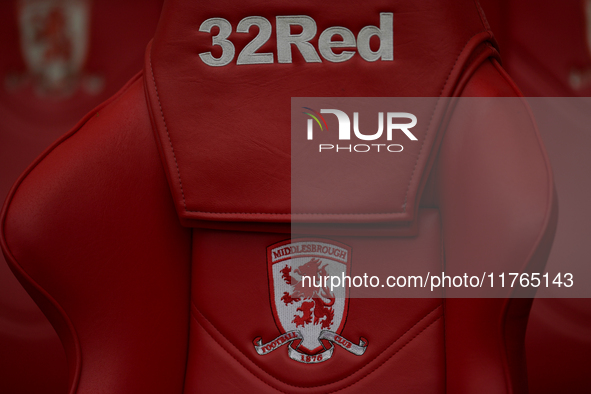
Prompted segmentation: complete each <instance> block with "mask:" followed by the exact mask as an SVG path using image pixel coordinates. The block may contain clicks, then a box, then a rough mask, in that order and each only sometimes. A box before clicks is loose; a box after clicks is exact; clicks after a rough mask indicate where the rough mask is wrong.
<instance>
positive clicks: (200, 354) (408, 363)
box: [1, 0, 556, 393]
mask: <svg viewBox="0 0 591 394" xmlns="http://www.w3.org/2000/svg"><path fill="white" fill-rule="evenodd" d="M247 17H257V18H247ZM263 19H264V20H266V21H267V23H266V22H264V20H263ZM241 21H243V22H241ZM392 21H393V23H391V22H392ZM249 24H256V25H257V26H258V27H259V31H260V34H261V37H263V38H265V37H266V36H267V34H268V33H270V34H268V36H269V38H268V41H265V43H264V44H263V45H262V46H260V47H259V48H258V49H256V52H254V55H257V54H259V55H263V56H258V57H257V56H254V57H252V55H253V53H251V57H249V56H246V55H245V56H244V57H242V54H244V53H245V52H246V53H248V52H247V50H245V49H244V48H245V47H246V45H247V43H248V42H250V41H251V40H253V37H255V36H256V33H255V30H254V29H253V30H252V31H251V32H250V34H245V33H244V32H245V31H248V26H249ZM241 26H242V27H241ZM334 26H345V27H346V29H348V30H350V31H351V32H352V33H351V35H352V36H353V37H357V47H355V44H351V42H354V41H352V40H350V39H349V38H350V35H349V33H347V32H346V31H345V29H344V28H342V27H341V28H339V29H338V31H339V32H340V33H339V34H340V35H341V38H342V39H343V41H348V43H347V46H349V47H352V48H353V49H355V51H350V52H352V54H351V53H349V54H347V53H345V52H337V51H333V49H331V48H332V47H331V45H332V43H331V39H330V38H328V39H326V36H322V34H324V33H322V34H320V32H326V31H327V29H329V28H331V27H334ZM366 26H373V27H369V28H366ZM316 29H317V32H316V31H315V30H316ZM241 31H242V33H241ZM331 31H333V32H334V31H335V30H328V32H331ZM390 32H391V36H390ZM240 33H241V34H240ZM313 33H314V34H313ZM327 34H328V33H327ZM371 35H374V36H379V37H380V38H381V39H380V40H375V38H373V39H372V38H371ZM319 36H320V37H319ZM212 37H217V38H214V41H213V42H212ZM322 37H324V38H322ZM228 40H229V41H228ZM290 40H291V41H290ZM353 40H354V38H353ZM308 41H309V42H308ZM337 41H338V40H337ZM377 41H380V42H379V43H378V42H377ZM229 42H232V44H229ZM290 42H291V43H292V44H290ZM216 43H218V44H220V45H217V47H216V45H213V47H212V44H216ZM390 44H392V48H393V51H389V50H388V48H389V45H390ZM364 45H365V47H364ZM232 48H234V49H232ZM327 48H328V49H327ZM253 49H254V48H253ZM319 53H320V55H322V58H321V57H320V56H319ZM269 54H271V55H272V56H269ZM349 55H350V56H349ZM339 56H340V57H339ZM241 59H242V61H241ZM253 63H254V64H253ZM519 95H520V94H519V92H518V90H517V89H516V88H515V86H514V85H513V83H512V82H511V80H510V79H509V78H508V77H507V75H506V73H505V72H504V71H503V69H502V68H501V66H500V65H499V63H498V61H497V53H496V50H495V48H494V40H493V38H492V35H491V33H490V30H489V29H488V25H487V23H486V21H485V19H484V17H483V14H482V12H481V10H480V9H479V6H478V5H477V3H475V2H473V1H469V0H458V1H454V2H446V3H445V4H443V3H442V2H438V1H432V2H429V3H428V4H427V3H425V2H421V3H420V4H417V2H414V1H411V0H399V1H395V2H388V1H372V2H371V3H369V4H363V6H360V5H359V3H358V2H353V1H347V2H338V3H337V2H335V3H318V2H312V1H308V0H306V1H303V2H300V3H298V4H283V3H282V4H275V3H272V4H270V3H260V2H255V1H247V2H243V3H241V4H240V6H239V7H238V6H236V5H235V4H232V2H226V1H216V2H210V3H205V4H193V2H190V1H184V0H177V1H169V2H167V3H165V6H164V8H163V15H162V16H161V20H160V24H159V27H158V30H157V33H156V35H155V37H154V40H153V42H152V43H151V44H150V45H149V46H148V49H147V51H146V60H145V68H144V71H143V73H141V74H139V75H137V76H136V77H135V78H133V79H132V80H131V81H130V82H129V83H128V84H127V85H126V86H125V87H124V88H123V89H122V90H121V91H120V92H119V93H118V94H117V95H116V96H114V97H113V98H112V99H111V100H109V101H107V102H105V103H104V104H103V105H102V106H100V107H99V108H97V109H96V110H94V111H93V112H92V113H90V114H88V115H87V116H86V117H85V118H84V119H83V120H82V121H81V122H80V123H79V124H78V125H77V126H76V127H75V128H74V129H73V130H72V131H71V132H70V133H68V134H67V135H65V136H64V137H63V138H62V139H61V140H60V141H58V142H57V143H56V144H54V145H53V146H52V147H51V148H50V149H49V150H47V151H46V152H45V153H44V154H43V155H42V156H41V157H40V158H39V159H38V160H37V161H36V162H35V163H34V164H33V165H31V167H29V169H28V170H27V171H26V172H25V174H24V175H23V176H22V177H21V178H20V180H19V181H18V182H17V184H16V185H15V186H14V187H13V189H12V191H11V193H10V195H9V198H8V200H7V202H6V204H5V206H4V208H3V212H2V222H1V226H2V249H3V251H4V253H5V254H6V256H7V260H8V261H9V262H10V264H11V266H12V268H13V270H14V272H15V274H16V275H17V277H18V278H19V280H20V281H21V282H22V283H23V285H24V286H25V287H26V288H27V290H28V291H29V292H30V293H31V294H32V295H33V297H34V299H35V300H36V302H37V303H38V304H39V305H40V307H41V308H42V310H43V311H44V312H45V313H46V314H47V316H48V317H49V318H50V320H51V322H52V324H53V325H54V327H55V328H56V331H57V332H58V334H59V335H60V338H61V340H62V342H63V344H64V347H65V349H66V354H67V358H68V365H69V368H70V389H71V392H72V393H74V392H80V393H83V392H101V391H104V392H110V393H136V392H137V393H162V392H166V393H181V392H187V393H189V392H207V393H216V392H219V393H228V392H237V391H242V392H284V393H303V392H306V393H308V392H310V393H328V392H336V391H339V392H347V393H353V392H359V393H366V392H371V391H374V392H384V393H387V392H408V393H410V392H412V393H417V392H419V393H435V392H452V393H473V392H479V393H481V392H490V393H514V392H526V391H527V380H526V373H525V363H524V357H523V356H524V351H523V339H524V332H525V325H526V322H527V315H528V312H529V307H530V304H531V300H530V299H527V298H526V299H521V298H509V296H510V295H511V292H507V293H506V294H504V296H503V297H501V298H450V297H448V298H441V297H439V298H433V297H429V298H386V297H382V298H371V297H369V298H364V297H362V296H360V293H359V292H357V293H355V294H357V296H355V297H354V296H353V295H352V296H351V297H349V298H347V299H342V298H341V299H337V297H335V296H334V295H333V296H332V297H331V296H330V294H329V292H328V290H326V292H325V293H324V294H322V295H316V296H309V295H308V296H306V295H304V293H302V294H300V295H298V294H299V293H296V292H295V290H294V293H292V294H291V295H290V294H288V293H287V292H286V293H285V294H284V296H283V297H282V298H281V300H282V301H283V302H284V303H285V306H286V307H287V306H288V305H293V308H294V309H295V307H296V306H298V307H299V309H298V312H296V314H295V315H290V314H289V313H287V312H285V311H286V310H288V309H286V308H283V304H281V302H280V301H279V300H278V298H279V295H281V293H280V290H277V289H281V286H284V288H285V285H280V283H279V282H281V281H282V280H283V281H285V283H287V285H288V286H292V285H293V282H292V281H293V280H294V279H293V278H295V277H294V276H293V274H294V273H296V271H299V273H300V274H301V273H302V272H303V270H304V268H305V269H312V271H313V272H314V270H313V269H314V267H313V266H314V264H317V263H318V262H319V261H320V260H322V261H323V263H322V264H325V265H318V264H317V265H316V269H317V270H322V269H328V270H332V269H333V267H335V264H336V265H338V263H342V264H345V266H346V267H347V268H346V269H347V270H348V271H347V273H351V275H360V274H362V273H363V272H364V271H365V272H368V273H369V272H371V270H372V269H376V270H379V269H384V268H385V269H386V270H387V269H388V267H389V266H388V265H385V266H384V265H383V264H381V263H382V262H381V261H377V260H379V259H380V258H381V257H383V256H384V255H383V254H379V253H378V252H383V251H384V250H385V251H387V252H390V253H391V254H394V255H396V256H398V258H399V259H400V260H394V261H397V262H398V265H395V266H393V267H396V268H397V269H398V268H400V267H404V265H401V264H400V263H399V262H400V261H404V262H408V263H409V264H408V266H407V267H406V269H407V270H408V269H410V270H411V271H412V269H414V268H413V267H415V266H416V267H417V269H418V268H426V267H427V268H430V269H433V270H435V271H434V272H437V271H440V270H442V269H443V270H445V271H447V272H456V273H460V272H462V270H464V269H466V268H468V267H470V266H471V265H472V266H474V265H476V266H477V267H495V269H497V270H498V271H499V272H502V271H505V272H509V270H511V272H531V271H533V272H538V271H539V270H541V269H542V268H543V265H544V264H545V261H546V258H547V255H548V252H549V248H550V245H551V242H552V237H553V231H554V228H555V219H556V211H555V204H554V201H555V200H554V197H553V181H552V175H551V171H550V168H549V164H548V160H547V157H546V155H545V152H544V149H543V146H542V144H541V142H540V139H539V136H538V134H537V130H536V127H535V125H534V123H533V120H532V119H531V116H530V114H529V111H528V110H527V107H526V106H524V105H523V102H522V101H520V99H519ZM391 96H394V97H410V98H422V97H423V98H424V97H426V98H434V99H428V100H426V104H424V106H422V107H420V108H418V109H417V111H419V112H416V114H417V116H416V118H417V125H416V129H413V130H416V132H415V133H416V143H415V142H410V143H407V144H406V145H405V146H404V155H400V156H396V159H394V160H395V161H391V162H389V161H380V160H382V156H380V157H379V159H378V163H380V164H382V165H384V166H390V167H381V168H380V171H378V172H376V174H375V175H374V176H372V177H367V178H366V177H363V176H359V174H353V175H351V176H349V174H344V173H342V171H341V172H339V170H335V168H334V167H332V168H331V167H330V163H328V164H327V163H326V161H320V163H321V164H324V165H326V166H309V165H308V166H306V165H307V164H309V163H301V162H299V161H298V158H299V157H300V156H299V154H300V153H301V152H300V151H299V150H294V149H295V148H299V147H301V146H302V145H300V144H301V143H302V141H304V143H305V140H303V137H301V136H300V135H299V134H297V133H296V134H293V135H292V134H291V131H292V130H291V127H290V126H292V122H296V121H301V119H303V118H302V117H301V116H300V115H301V114H300V115H298V116H300V117H296V116H295V115H294V109H292V108H291V102H292V100H295V101H294V102H299V101H298V99H294V98H298V97H300V98H301V97H304V98H306V97H307V98H317V97H328V98H331V97H374V98H375V97H391ZM440 97H443V98H445V97H462V98H463V99H462V100H460V101H459V102H457V103H456V102H454V104H453V105H452V104H451V103H450V100H446V99H439V98H440ZM474 97H509V98H512V99H511V100H512V101H509V103H511V105H507V102H503V101H501V102H498V103H499V104H498V105H497V104H494V105H491V106H487V105H485V106H476V107H475V106H473V105H472V103H474V102H478V100H475V101H471V98H474ZM411 101H412V100H411ZM491 102H494V101H491ZM499 111H501V112H499ZM297 113H298V112H296V114H297ZM312 115H313V114H312ZM326 118H328V115H326ZM297 119H299V120H297ZM334 121H335V119H332V120H329V122H331V123H327V124H326V127H327V128H329V127H330V128H331V130H333V129H334V126H335V124H336V123H334ZM318 125H320V121H319V122H318ZM339 126H340V123H339ZM409 127H410V126H409ZM294 130H298V129H297V127H296V128H295V129H294ZM302 130H303V129H302ZM339 132H340V131H339ZM302 135H303V134H302ZM323 136H326V137H327V138H328V137H329V136H330V135H329V134H326V135H323ZM398 137H400V138H405V137H404V135H402V133H401V134H400V136H398ZM292 138H294V139H293V140H292ZM323 138H324V137H323ZM405 141H408V140H405ZM337 154H338V153H337ZM310 157H311V158H312V159H315V158H316V157H317V156H310ZM334 158H335V159H334V160H335V161H336V162H339V163H342V165H343V166H344V167H342V168H346V169H348V170H353V169H354V168H353V167H351V165H350V162H349V161H348V160H346V159H342V158H341V157H340V156H334ZM329 161H330V160H329ZM330 162H332V161H330ZM372 168H373V167H372ZM298 171H300V172H298ZM302 174H303V176H302ZM302 196H303V197H302ZM306 196H312V197H310V198H306ZM327 245H328V246H327ZM323 248H325V249H323ZM306 251H307V252H306ZM311 251H312V252H313V253H312V252H311ZM308 252H309V253H308ZM298 253H299V254H298ZM310 253H312V255H313V256H315V257H313V258H312V259H311V260H310V261H308V262H307V263H306V264H305V266H304V264H303V263H302V262H301V261H300V262H299V263H297V264H300V265H299V266H298V267H297V269H294V271H292V273H289V272H288V271H289V270H288V268H294V267H295V265H296V260H297V258H299V257H298V256H300V257H301V256H303V257H302V258H304V257H305V258H306V259H307V258H309V257H310V256H311V254H310ZM286 255H291V259H290V260H285V256H286ZM330 255H332V257H330ZM318 256H321V257H318ZM376 257H377V259H376ZM351 260H353V262H351ZM276 261H281V262H285V261H288V265H286V266H285V267H284V268H283V269H282V271H281V274H279V271H277V269H278V268H277V267H279V265H275V263H276ZM306 261H307V260H306ZM475 262H476V263H475ZM289 264H292V265H289ZM339 267H340V266H339ZM316 273H318V271H316ZM293 286H294V289H295V285H293ZM351 294H353V290H352V291H351ZM437 294H439V293H437ZM288 295H290V296H291V297H292V299H291V301H293V303H292V302H290V300H289V299H288V298H284V297H286V296H288ZM296 298H297V299H296ZM306 299H309V300H310V301H305V300H306ZM327 299H328V300H330V302H327V301H326V300H327ZM325 301H326V302H325ZM306 302H308V304H307V305H304V304H305V303H306ZM312 302H314V303H315V306H314V308H315V309H314V314H315V315H314V318H315V319H317V320H315V321H314V323H312V316H311V315H309V316H307V315H306V312H308V313H311V311H312V309H310V308H311V306H310V305H311V304H310V303H312ZM280 307H281V308H283V309H281V308H280ZM339 308H340V309H339ZM292 312H293V311H292ZM317 312H318V313H319V312H322V313H323V314H322V315H320V314H318V313H317ZM299 313H302V314H301V315H300V314H299ZM286 314H287V315H286ZM292 317H293V321H292V322H293V323H294V324H295V327H296V328H298V327H301V328H299V329H301V330H302V331H303V332H305V333H307V332H309V331H306V330H312V329H316V328H314V327H313V326H317V325H320V324H322V325H326V326H327V327H328V328H327V331H323V332H324V334H321V335H326V337H323V338H324V339H323V341H322V342H320V343H321V344H322V346H323V347H325V349H326V350H320V352H321V353H319V351H318V349H310V348H309V347H310V346H308V345H309V344H307V342H306V340H307V338H308V337H307V336H306V335H304V337H303V339H301V342H299V345H298V344H297V343H296V342H297V341H294V335H297V333H295V332H296V331H297V330H292V331H290V330H289V329H288V328H286V327H288V326H289V321H290V320H291V318H292ZM296 317H300V319H301V320H302V321H298V320H297V319H296ZM286 319H287V320H286ZM306 319H309V321H306ZM335 322H338V324H337V323H335ZM325 328H326V327H325ZM274 338H276V340H275V341H273V339H274ZM288 342H289V344H287V343H288ZM353 342H354V343H353ZM334 344H337V345H339V346H337V347H336V349H335V346H334ZM265 345H267V346H265ZM298 346H302V348H303V349H304V350H302V349H300V348H299V347H298ZM275 347H279V349H277V350H273V351H271V350H272V349H274V348H275ZM288 349H289V350H288ZM329 350H330V352H329ZM329 353H330V354H329ZM320 354H322V355H323V357H325V356H326V358H322V359H319V355H320ZM300 357H301V359H300ZM329 357H330V359H329ZM298 361H299V362H298Z"/></svg>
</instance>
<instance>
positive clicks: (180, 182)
mask: <svg viewBox="0 0 591 394" xmlns="http://www.w3.org/2000/svg"><path fill="white" fill-rule="evenodd" d="M486 32H487V30H482V31H479V32H478V33H476V34H474V35H473V36H472V37H470V38H469V39H468V41H466V44H464V46H463V47H462V49H461V50H460V52H459V53H458V56H457V57H456V60H455V62H454V64H453V66H452V68H451V69H450V71H449V73H448V74H447V78H446V79H445V82H444V83H443V86H442V88H441V91H440V93H439V98H438V100H439V99H440V98H441V95H442V94H443V91H444V90H445V87H446V86H447V82H448V81H449V77H450V76H451V74H452V73H453V71H454V69H455V67H456V65H457V63H458V60H459V59H460V56H462V53H463V52H464V50H465V49H466V47H467V46H468V44H469V43H470V41H472V39H473V38H474V37H476V36H478V35H479V34H482V33H486ZM150 71H151V72H152V80H153V82H154V89H155V90H156V98H157V100H158V106H159V107H160V114H161V115H162V122H163V123H164V129H165V130H166V135H167V136H168V142H169V144H170V149H171V150H172V155H173V157H174V162H175V165H176V170H177V175H178V178H179V184H180V187H181V195H182V197H183V207H184V209H185V212H189V213H206V214H213V215H274V216H285V215H292V216H298V215H325V216H329V215H383V214H395V213H406V204H407V200H408V193H409V191H410V185H411V184H412V181H413V178H414V174H415V171H416V168H417V166H418V163H419V161H420V159H421V157H422V154H423V147H424V146H425V140H426V139H427V134H428V133H429V128H430V127H431V123H432V121H433V116H434V115H435V111H436V110H437V104H439V101H438V102H437V104H435V108H434V109H433V113H432V114H431V119H430V120H429V126H428V127H427V132H426V134H425V138H424V139H423V142H422V144H421V148H420V149H419V153H418V155H417V160H416V161H415V166H414V168H413V170H412V173H411V176H410V179H409V181H408V186H407V188H406V195H405V196H404V203H403V204H402V211H394V212H384V213H328V214H327V213H273V212H207V211H192V210H188V209H187V202H186V199H185V193H184V191H183V183H182V180H181V173H180V170H179V165H178V162H177V159H176V154H175V152H174V148H173V146H172V140H171V138H170V133H169V132H168V127H167V126H166V120H165V118H164V111H163V110H162V103H161V102H160V95H159V94H158V88H157V87H156V79H155V78H154V69H153V68H152V47H150Z"/></svg>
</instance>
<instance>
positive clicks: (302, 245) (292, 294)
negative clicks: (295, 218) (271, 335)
mask: <svg viewBox="0 0 591 394" xmlns="http://www.w3.org/2000/svg"><path fill="white" fill-rule="evenodd" d="M267 264H268V273H269V291H270V293H271V294H270V299H271V307H272V309H273V317H274V318H275V322H276V324H277V327H278V328H279V330H280V331H281V335H279V336H278V337H277V338H275V339H274V340H272V341H270V342H267V343H264V344H263V339H262V338H261V337H257V338H255V339H254V341H253V343H254V346H255V349H256V351H257V353H258V354H260V355H261V356H263V355H266V354H269V353H271V352H272V351H274V350H277V349H279V348H282V347H283V345H287V354H288V356H289V358H291V359H292V360H295V361H299V362H302V363H306V364H315V363H320V362H323V361H326V360H328V359H330V358H331V357H332V356H333V353H334V349H335V347H334V344H337V345H339V346H340V347H342V348H343V349H345V350H347V351H349V352H351V353H353V354H355V355H358V356H360V355H362V354H363V353H364V352H365V349H366V347H367V341H366V340H365V339H364V338H361V339H360V340H359V345H356V344H355V343H353V342H351V341H349V340H347V339H345V338H344V337H342V336H341V332H342V330H343V327H344V325H345V321H346V317H347V310H348V303H349V298H348V296H349V286H348V285H349V283H346V282H347V281H345V280H344V278H345V277H347V276H350V275H349V273H350V268H351V248H349V247H348V246H346V245H343V244H340V243H337V242H334V241H329V240H313V239H293V240H287V241H283V242H280V243H277V244H274V245H271V246H269V247H268V248H267ZM333 276H336V277H338V278H339V279H341V278H343V280H342V281H341V285H340V286H338V287H334V288H333V287H332V286H331V280H330V278H331V277H333ZM343 282H345V283H343Z"/></svg>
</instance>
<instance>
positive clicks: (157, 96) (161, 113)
mask: <svg viewBox="0 0 591 394" xmlns="http://www.w3.org/2000/svg"><path fill="white" fill-rule="evenodd" d="M150 71H151V72H152V81H153V82H154V90H156V98H158V106H159V107H160V115H162V123H164V130H166V135H167V136H168V142H169V144H170V149H171V151H172V157H173V158H174V164H175V165H176V173H177V174H178V176H179V184H180V186H181V195H182V197H183V207H184V208H185V211H186V210H187V201H186V200H185V191H184V190H183V181H182V180H181V171H180V169H179V163H178V161H177V159H176V153H174V148H173V146H172V140H171V139H170V133H169V132H168V126H167V125H166V119H164V111H163V110H162V103H161V102H160V94H159V93H158V86H156V78H154V69H153V68H152V46H150Z"/></svg>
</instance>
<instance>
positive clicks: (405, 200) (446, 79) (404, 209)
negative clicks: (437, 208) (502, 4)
mask: <svg viewBox="0 0 591 394" xmlns="http://www.w3.org/2000/svg"><path fill="white" fill-rule="evenodd" d="M484 32H486V30H482V31H479V32H478V33H476V34H474V35H473V36H472V37H470V39H469V40H468V41H466V44H465V45H464V46H463V47H462V50H461V51H460V53H458V56H457V57H456V61H455V62H454V65H453V66H452V67H451V70H450V71H449V74H447V78H445V82H444V83H443V86H442V87H441V91H440V92H439V97H438V98H437V103H436V104H435V108H433V112H432V113H431V119H429V126H428V127H427V133H428V132H429V129H430V128H431V123H432V122H433V117H434V116H435V111H437V106H438V105H439V100H441V95H442V94H443V91H444V90H445V87H446V86H447V82H448V81H449V77H451V74H452V73H453V71H454V70H455V68H456V65H457V64H458V60H460V56H462V53H464V49H466V47H467V46H468V44H469V43H470V41H472V39H473V38H474V37H476V36H477V35H479V34H482V33H484ZM427 133H425V137H424V138H423V142H422V143H421V148H420V149H419V154H418V156H417V160H416V161H415V166H414V168H413V169H412V173H411V175H410V180H409V181H408V187H407V188H406V194H405V196H404V204H402V207H403V211H402V212H406V203H407V200H408V193H409V191H410V185H411V184H412V180H413V179H414V175H415V171H416V170H417V166H418V165H419V160H420V159H421V157H422V155H423V147H424V146H425V141H426V140H427ZM392 213H400V212H392Z"/></svg>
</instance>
